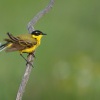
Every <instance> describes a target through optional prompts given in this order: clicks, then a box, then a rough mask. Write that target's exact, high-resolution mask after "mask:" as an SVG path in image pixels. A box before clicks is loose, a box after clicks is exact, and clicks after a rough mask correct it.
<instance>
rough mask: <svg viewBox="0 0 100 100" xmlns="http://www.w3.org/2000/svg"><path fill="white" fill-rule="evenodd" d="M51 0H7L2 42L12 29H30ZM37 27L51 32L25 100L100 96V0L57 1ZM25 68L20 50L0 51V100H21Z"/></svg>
mask: <svg viewBox="0 0 100 100" xmlns="http://www.w3.org/2000/svg"><path fill="white" fill-rule="evenodd" d="M48 2H49V0H1V1H0V42H3V38H5V37H7V36H6V32H11V33H12V34H13V35H18V34H24V33H27V32H28V31H27V23H28V22H29V21H30V20H31V19H32V18H33V16H35V15H36V14H37V13H38V12H39V11H40V10H41V9H43V8H44V7H45V6H46V5H47V4H48ZM35 29H39V30H41V31H43V32H45V33H47V34H48V35H47V36H44V37H43V39H42V44H41V46H40V47H39V48H38V49H37V51H36V59H35V61H34V67H35V68H34V69H32V73H31V75H30V79H29V81H28V84H27V87H26V91H25V93H24V96H23V100H100V0H55V5H54V7H53V9H52V10H51V11H50V12H49V13H48V14H46V15H45V16H44V17H43V18H42V19H41V20H39V21H38V23H37V24H36V26H35ZM24 56H26V54H24ZM25 68H26V67H25V61H24V60H23V58H21V57H20V55H19V52H12V53H5V52H4V51H3V52H2V53H0V100H15V98H16V94H17V91H18V88H19V84H20V82H21V79H22V76H23V73H24V71H25Z"/></svg>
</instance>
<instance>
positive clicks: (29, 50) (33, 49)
mask: <svg viewBox="0 0 100 100" xmlns="http://www.w3.org/2000/svg"><path fill="white" fill-rule="evenodd" d="M36 47H37V46H36V45H35V46H33V47H31V48H27V49H24V50H21V51H20V52H21V53H32V52H34V51H35V49H36Z"/></svg>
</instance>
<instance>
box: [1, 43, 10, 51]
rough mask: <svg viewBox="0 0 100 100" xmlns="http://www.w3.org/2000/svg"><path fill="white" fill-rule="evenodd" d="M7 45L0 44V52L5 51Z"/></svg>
mask: <svg viewBox="0 0 100 100" xmlns="http://www.w3.org/2000/svg"><path fill="white" fill-rule="evenodd" d="M7 45H8V43H5V44H1V43H0V52H1V51H3V50H5V49H6V47H7Z"/></svg>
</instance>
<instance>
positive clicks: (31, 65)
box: [20, 54, 33, 67]
mask: <svg viewBox="0 0 100 100" xmlns="http://www.w3.org/2000/svg"><path fill="white" fill-rule="evenodd" d="M20 56H21V57H22V58H23V59H24V60H25V61H26V62H27V63H26V65H27V64H30V65H31V66H32V67H33V65H32V64H31V63H30V62H29V61H27V59H26V58H25V57H24V56H23V55H22V54H20Z"/></svg>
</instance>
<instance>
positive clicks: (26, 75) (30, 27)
mask: <svg viewBox="0 0 100 100" xmlns="http://www.w3.org/2000/svg"><path fill="white" fill-rule="evenodd" d="M53 4H54V0H50V3H49V4H48V6H46V7H45V9H44V10H42V11H41V12H39V13H38V14H37V15H36V16H35V17H34V18H33V19H32V20H31V21H30V22H29V23H28V27H27V28H28V31H29V33H31V32H32V31H34V25H35V24H36V22H37V21H38V20H39V19H40V18H41V17H42V16H43V15H44V14H46V13H47V12H49V10H50V9H51V8H52V6H53ZM33 60H34V57H33V55H32V54H29V56H28V58H27V61H28V62H30V63H31V64H32V63H33ZM31 64H27V65H26V70H25V73H24V76H23V78H22V81H21V84H20V87H19V90H18V93H17V97H16V100H22V96H23V93H24V91H25V87H26V84H27V82H28V79H29V76H30V73H31V70H32V66H31Z"/></svg>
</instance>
